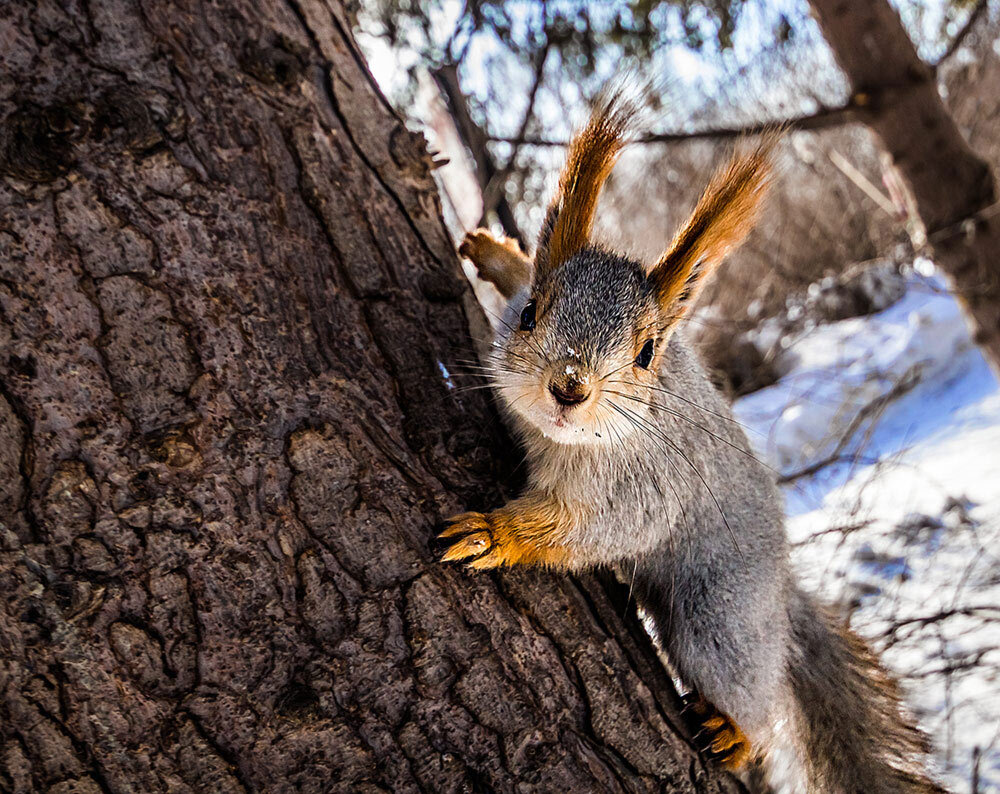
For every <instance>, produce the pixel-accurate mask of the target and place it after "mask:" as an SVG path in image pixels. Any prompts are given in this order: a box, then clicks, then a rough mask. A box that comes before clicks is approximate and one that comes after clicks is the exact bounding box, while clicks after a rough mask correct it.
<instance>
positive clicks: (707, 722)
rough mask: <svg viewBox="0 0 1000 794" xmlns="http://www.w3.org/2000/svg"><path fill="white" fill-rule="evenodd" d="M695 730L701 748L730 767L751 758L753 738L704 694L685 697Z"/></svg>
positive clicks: (685, 710)
mask: <svg viewBox="0 0 1000 794" xmlns="http://www.w3.org/2000/svg"><path fill="white" fill-rule="evenodd" d="M682 713H683V714H684V716H685V718H686V719H687V721H688V722H689V724H690V725H691V727H692V730H694V731H695V733H694V736H693V737H692V739H693V741H694V743H695V745H696V746H697V747H698V749H699V750H700V751H701V752H702V753H704V754H705V755H706V756H707V757H709V758H710V759H712V760H713V761H716V762H718V763H720V764H722V765H723V766H725V767H726V768H727V769H739V768H740V767H742V766H743V765H744V764H746V762H747V761H748V760H750V740H749V739H747V737H746V735H745V734H744V733H743V731H741V730H740V727H739V725H737V724H736V723H735V722H733V720H732V719H730V718H729V717H728V716H726V715H725V714H723V713H722V712H721V711H719V710H718V709H717V708H715V706H713V705H712V704H711V703H709V702H708V701H707V700H704V699H703V698H700V697H697V696H694V697H687V698H685V705H684V709H683V712H682Z"/></svg>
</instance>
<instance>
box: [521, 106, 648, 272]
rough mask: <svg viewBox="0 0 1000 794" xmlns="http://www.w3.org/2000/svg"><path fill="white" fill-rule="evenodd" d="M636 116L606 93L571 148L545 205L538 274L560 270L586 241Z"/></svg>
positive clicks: (627, 107) (536, 257)
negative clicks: (553, 191)
mask: <svg viewBox="0 0 1000 794" xmlns="http://www.w3.org/2000/svg"><path fill="white" fill-rule="evenodd" d="M636 113H637V108H636V106H635V104H634V103H633V102H632V101H630V100H628V99H626V98H624V97H623V96H622V95H620V94H609V95H608V96H606V97H604V98H603V99H601V100H600V101H599V103H598V105H597V107H596V108H595V109H594V112H593V114H592V115H591V117H590V121H589V122H588V124H587V126H586V127H585V128H584V129H583V130H582V131H581V132H579V133H578V134H577V135H576V136H575V137H574V138H573V141H572V143H571V144H570V147H569V154H568V155H567V158H566V165H565V166H563V170H562V174H561V175H560V177H559V190H558V192H557V193H556V195H555V197H554V198H553V200H552V202H551V203H550V204H549V208H548V210H547V212H546V213H545V222H544V223H543V224H542V233H541V237H540V239H539V241H538V253H537V254H536V255H535V271H536V273H541V272H545V271H547V270H551V269H553V268H556V267H559V265H561V264H563V263H564V262H565V261H566V260H567V259H569V258H570V257H571V256H573V255H574V254H576V253H578V252H579V251H580V250H581V249H583V248H584V246H586V245H587V243H588V242H589V241H590V231H591V227H592V226H593V222H594V212H595V211H596V209H597V199H598V198H599V197H600V195H601V188H602V187H603V186H604V182H605V181H606V180H607V178H608V175H609V174H610V173H611V169H612V168H613V167H614V164H615V161H616V160H617V159H618V155H619V153H620V152H621V150H622V149H623V148H624V147H625V143H626V136H627V134H628V132H629V130H630V129H631V126H632V121H633V119H634V118H635V115H636Z"/></svg>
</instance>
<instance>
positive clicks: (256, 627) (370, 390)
mask: <svg viewBox="0 0 1000 794" xmlns="http://www.w3.org/2000/svg"><path fill="white" fill-rule="evenodd" d="M2 14H3V17H2V19H0V78H2V79H0V174H2V175H0V318H2V321H3V322H2V324H0V590H2V592H3V601H2V605H0V790H3V791H10V792H26V791H51V792H60V794H68V793H69V792H88V793H89V792H97V791H105V792H143V793H144V794H145V793H147V792H160V791H171V792H182V791H206V792H208V791H211V792H230V791H266V792H281V791H315V792H325V791H344V792H358V791H399V792H408V791H429V792H446V791H486V790H496V791H514V790H515V789H516V790H518V791H540V792H541V791H559V792H563V791H574V792H578V791H662V790H666V791H678V792H695V791H698V792H703V791H713V792H714V791H723V790H732V789H733V787H734V785H735V784H734V783H733V782H732V781H731V780H729V779H728V778H725V777H723V776H720V775H718V774H717V773H715V772H714V771H712V770H710V769H707V768H706V767H705V766H704V765H703V764H702V763H701V762H700V761H699V760H698V758H697V756H695V755H694V754H693V752H692V750H691V749H690V746H689V744H688V743H687V742H686V741H685V740H684V739H683V738H681V736H680V733H679V731H680V728H679V727H678V725H679V721H678V716H677V710H676V700H675V696H674V694H673V693H672V690H671V687H670V682H669V679H668V678H667V677H666V675H665V674H664V672H663V670H662V668H661V667H660V666H659V665H658V663H657V660H656V657H655V654H654V653H653V651H652V649H651V647H650V645H649V643H648V642H647V641H646V639H645V637H644V635H643V633H642V631H641V629H640V628H639V626H638V624H637V622H636V620H635V619H634V617H630V618H628V619H627V620H624V621H623V620H622V619H621V617H620V616H621V615H622V614H623V608H622V606H621V605H620V604H618V605H616V604H614V602H613V599H612V595H613V592H612V589H611V586H610V585H606V586H601V585H600V584H599V583H597V582H595V581H591V580H589V579H587V580H585V581H583V582H582V583H581V582H580V581H577V580H573V579H569V578H564V577H558V576H553V575H549V574H545V573H540V572H514V573H509V574H503V575H494V576H489V575H473V574H467V573H465V572H463V571H460V570H457V569H454V568H448V567H445V566H442V565H440V564H437V563H435V562H434V559H433V557H432V555H431V554H430V552H429V551H428V550H427V548H426V545H427V540H428V538H429V537H430V536H431V534H432V533H433V531H434V528H435V525H436V524H437V523H438V522H439V521H440V520H441V519H442V517H444V516H446V515H448V514H450V513H453V512H455V511H458V510H461V509H463V508H481V507H487V506H491V505H495V504H496V503H498V502H499V501H500V500H501V498H502V494H501V492H500V488H499V487H498V486H497V485H496V483H497V482H501V481H502V478H504V477H509V469H510V468H512V467H510V466H508V463H509V462H510V461H511V459H512V457H513V456H512V455H511V450H510V448H509V445H508V444H507V443H506V442H505V440H504V436H503V435H502V434H501V433H500V432H498V431H496V430H494V429H492V428H496V427H497V417H496V416H495V414H494V412H493V410H492V408H491V404H490V402H489V400H488V399H487V398H486V397H485V396H483V393H482V392H480V391H471V392H465V393H462V392H459V391H457V390H454V389H453V388H452V386H453V383H452V381H451V379H450V378H449V377H448V376H447V375H444V376H443V371H442V369H441V366H442V364H441V362H443V363H444V365H445V366H448V365H449V364H450V363H451V362H453V361H457V360H459V359H463V358H465V359H467V358H470V357H472V356H473V355H474V354H473V352H472V344H471V341H470V337H469V332H468V328H467V319H466V318H467V316H468V317H471V318H472V319H473V320H474V321H475V322H478V323H479V326H480V327H481V329H482V330H483V331H484V332H485V326H484V325H483V324H482V319H481V318H480V317H478V314H476V310H475V308H474V305H473V304H472V303H471V299H470V297H469V296H470V293H469V290H468V289H467V286H466V285H465V284H464V283H463V282H462V281H461V279H460V277H459V275H458V274H459V270H458V267H457V263H456V260H455V256H454V254H453V251H452V247H451V243H450V241H449V239H448V237H447V235H446V233H445V231H444V228H443V225H442V222H441V218H440V210H439V206H438V202H437V197H436V194H435V193H434V191H433V188H432V182H431V180H430V178H429V172H428V163H429V158H428V157H427V155H426V153H425V149H424V145H423V140H422V138H420V137H419V136H416V135H414V134H412V133H410V132H408V131H407V130H406V129H405V127H404V126H403V124H402V123H401V122H400V120H399V119H398V118H397V117H396V116H394V115H393V113H392V111H391V110H390V109H389V108H388V106H387V105H386V103H385V101H384V99H383V98H382V97H381V96H380V95H379V93H378V91H377V89H376V88H375V87H374V85H373V83H372V81H371V78H370V75H369V74H368V72H367V70H366V68H365V66H364V63H363V61H362V60H361V57H360V55H359V54H358V51H357V48H356V46H355V44H354V42H353V40H352V38H351V36H350V33H349V32H348V31H349V27H348V25H349V23H348V21H347V19H346V16H345V11H344V8H343V7H342V6H341V5H340V4H339V3H333V2H332V3H330V4H324V3H322V2H318V0H301V1H300V2H296V1H295V0H290V1H289V2H280V1H279V0H267V1H265V0H258V2H255V3H254V2H250V0H244V1H243V2H240V1H239V0H232V1H231V2H222V1H221V0H220V1H219V2H214V3H204V4H203V3H197V2H185V1H184V0H176V1H175V2H165V1H163V0H158V2H142V3H132V2H127V1H126V0H103V2H99V1H93V2H89V3H73V2H68V3H56V2H41V3H39V4H37V5H36V4H35V3H29V2H22V3H6V4H4V6H3V11H2ZM505 467H506V468H505Z"/></svg>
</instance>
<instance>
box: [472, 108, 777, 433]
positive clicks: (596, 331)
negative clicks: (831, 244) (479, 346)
mask: <svg viewBox="0 0 1000 794" xmlns="http://www.w3.org/2000/svg"><path fill="white" fill-rule="evenodd" d="M633 115H634V110H633V108H632V106H631V105H629V104H627V103H625V102H623V101H621V100H620V99H619V98H616V97H612V98H610V99H608V100H605V101H604V102H602V103H600V104H599V106H598V107H597V110H596V111H595V112H594V114H593V116H592V117H591V120H590V123H589V124H588V125H587V127H586V128H585V129H584V130H583V131H582V132H581V133H579V134H578V135H577V136H576V137H575V138H574V140H573V142H572V144H571V145H570V150H569V156H568V158H567V163H566V166H565V167H564V169H563V172H562V176H561V178H560V182H559V192H558V193H557V195H556V197H555V199H554V200H553V202H552V203H551V205H550V206H549V209H548V211H547V213H546V218H545V222H544V224H543V227H542V233H541V237H540V240H539V244H538V249H537V252H536V254H535V258H534V272H533V275H532V279H531V283H530V286H529V287H528V288H527V289H524V290H522V291H521V292H520V293H518V294H515V295H514V296H513V297H512V298H511V300H510V303H509V304H508V310H507V317H506V318H505V320H504V323H503V327H502V328H501V330H500V334H499V339H498V341H497V344H496V345H495V352H494V355H493V357H492V362H491V365H492V370H493V376H494V382H495V383H496V385H497V387H498V391H499V393H500V395H501V396H502V398H503V400H504V402H505V403H506V404H507V407H508V408H509V409H510V410H511V411H512V412H513V413H515V414H516V415H518V416H520V417H521V418H522V419H523V420H525V421H527V422H528V423H529V425H531V426H533V427H535V428H537V429H538V430H539V431H541V432H542V433H544V434H545V435H546V436H547V437H549V438H551V439H553V440H555V441H557V442H560V443H566V444H587V443H598V444H601V443H603V444H615V443H616V442H618V441H620V440H622V439H623V438H624V437H626V436H628V435H630V434H631V433H633V432H635V431H636V430H637V429H639V430H641V429H642V428H643V427H644V426H648V424H647V423H648V422H649V418H648V412H649V411H650V410H651V408H650V403H651V402H652V401H653V400H652V399H651V398H652V397H653V396H654V393H655V389H656V388H657V386H656V384H657V380H658V372H659V368H660V365H661V363H662V357H663V353H664V349H665V348H666V345H667V341H668V339H669V338H670V335H671V334H672V333H673V331H674V330H675V329H676V327H677V325H678V323H680V322H681V320H682V319H683V318H684V316H685V314H686V313H687V311H688V310H689V308H690V306H691V305H692V303H693V301H694V299H695V297H696V296H697V294H698V292H699V290H700V289H701V287H702V286H703V285H704V283H705V280H706V278H708V277H709V276H710V274H711V273H712V271H713V270H714V269H715V268H716V266H717V265H718V264H719V263H720V262H721V261H722V260H723V259H724V258H725V256H726V255H727V254H728V253H729V252H730V251H731V250H732V249H733V248H735V247H736V246H738V245H739V244H740V243H741V242H742V241H743V239H744V237H746V235H747V234H748V233H749V231H750V229H751V228H752V227H753V224H754V222H755V220H756V218H757V215H758V212H759V209H760V205H761V201H762V198H763V196H764V193H765V189H766V187H767V183H768V181H769V177H770V172H771V169H770V161H771V160H770V155H771V150H772V148H773V145H774V142H775V139H776V136H775V135H767V136H764V138H763V139H762V140H761V142H760V143H758V145H756V146H755V147H753V148H749V149H747V150H746V151H743V152H741V153H738V154H736V155H734V156H733V158H732V159H731V160H730V162H729V163H728V164H727V165H726V166H724V167H723V168H722V169H720V170H719V171H718V172H717V173H716V174H715V176H714V177H713V178H712V180H711V182H710V183H709V185H708V187H707V189H706V190H705V192H704V194H703V195H702V197H701V199H700V200H699V202H698V204H697V206H696V207H695V210H694V212H693V214H692V215H691V217H690V219H689V220H688V221H687V223H686V224H685V225H684V226H683V227H682V228H681V229H680V231H678V232H677V234H676V235H675V237H674V239H673V242H672V243H671V245H670V247H669V248H668V249H667V251H666V252H665V253H664V254H663V255H662V256H661V257H660V259H659V260H658V261H656V262H655V263H654V264H652V265H651V266H648V267H646V266H643V265H642V264H640V263H639V262H636V261H634V260H632V259H628V258H626V257H623V256H619V255H616V254H613V253H610V252H608V251H606V250H604V249H602V248H600V247H598V246H595V245H593V244H592V243H591V240H590V235H591V226H592V224H593V217H594V212H595V210H596V207H597V199H598V196H599V195H600V191H601V187H602V186H603V183H604V181H605V179H606V178H607V176H608V174H609V173H610V171H611V168H612V166H613V165H614V162H615V160H616V159H617V156H618V153H619V152H620V151H621V149H622V147H623V146H624V143H625V134H626V132H627V131H628V129H629V128H630V127H629V125H630V122H631V119H632V117H633Z"/></svg>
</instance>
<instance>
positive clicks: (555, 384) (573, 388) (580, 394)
mask: <svg viewBox="0 0 1000 794" xmlns="http://www.w3.org/2000/svg"><path fill="white" fill-rule="evenodd" d="M549 391H550V392H552V396H553V397H555V398H556V402H557V403H559V404H560V405H576V404H577V403H582V402H583V401H584V400H586V399H587V398H588V397H589V396H590V387H589V386H587V384H586V383H581V382H580V381H578V380H576V379H575V378H560V379H559V380H552V381H550V382H549Z"/></svg>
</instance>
